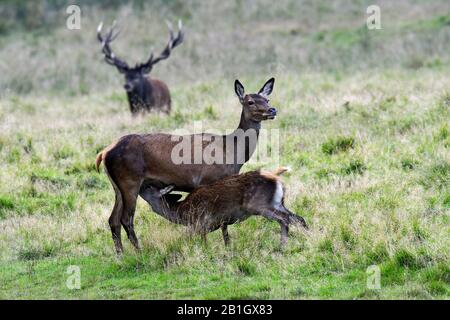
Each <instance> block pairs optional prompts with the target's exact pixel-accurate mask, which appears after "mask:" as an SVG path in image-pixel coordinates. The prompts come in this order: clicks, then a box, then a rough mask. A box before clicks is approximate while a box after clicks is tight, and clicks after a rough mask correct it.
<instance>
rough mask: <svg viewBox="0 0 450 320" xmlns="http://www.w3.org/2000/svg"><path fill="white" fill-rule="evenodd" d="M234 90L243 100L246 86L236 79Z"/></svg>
mask: <svg viewBox="0 0 450 320" xmlns="http://www.w3.org/2000/svg"><path fill="white" fill-rule="evenodd" d="M234 92H236V95H237V96H238V98H239V100H240V101H241V102H242V101H243V100H244V86H243V85H242V83H240V82H239V80H237V79H236V81H234Z"/></svg>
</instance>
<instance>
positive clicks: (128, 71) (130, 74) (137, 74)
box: [97, 21, 184, 92]
mask: <svg viewBox="0 0 450 320" xmlns="http://www.w3.org/2000/svg"><path fill="white" fill-rule="evenodd" d="M115 26H116V25H115V23H114V24H113V26H112V27H111V29H110V30H109V31H108V32H107V33H106V35H105V36H103V35H102V33H101V32H102V27H103V23H100V25H99V26H98V28H97V39H98V41H100V43H101V44H102V52H103V54H104V55H105V61H106V62H107V63H108V64H110V65H113V66H115V67H116V68H117V70H119V72H120V73H122V74H124V76H125V84H124V89H125V90H126V91H127V92H133V91H136V90H137V89H138V88H139V86H140V85H141V84H142V81H143V80H144V79H145V77H146V75H147V74H149V73H150V71H152V68H153V66H154V65H155V64H156V63H158V62H159V61H161V60H164V59H167V58H168V57H169V56H170V53H171V51H172V49H173V48H175V47H176V46H178V45H179V44H181V43H182V42H183V39H184V33H183V26H182V24H181V21H179V22H178V34H177V36H176V37H175V35H174V33H173V30H172V27H171V25H170V24H169V41H168V43H167V46H166V47H165V49H164V50H163V51H162V52H161V54H160V55H159V56H158V57H156V58H154V57H153V53H152V54H151V55H150V58H149V59H148V60H147V61H146V62H144V63H138V64H136V65H135V66H134V67H130V66H129V65H128V63H126V62H125V61H124V60H122V59H119V58H118V57H117V56H116V55H115V54H114V53H113V52H112V50H111V47H110V44H111V42H112V41H113V40H114V39H116V38H117V36H118V35H119V33H120V30H119V31H117V32H114V31H115Z"/></svg>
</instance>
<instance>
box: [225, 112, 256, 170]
mask: <svg viewBox="0 0 450 320" xmlns="http://www.w3.org/2000/svg"><path fill="white" fill-rule="evenodd" d="M260 129H261V122H258V121H253V120H251V119H247V118H246V117H245V114H244V111H242V113H241V120H240V122H239V126H238V127H237V129H236V130H234V131H233V132H232V133H231V134H230V135H228V136H226V142H225V143H226V144H227V145H228V144H229V143H232V144H233V149H232V150H233V152H234V159H235V160H234V172H235V173H238V172H239V171H240V169H241V167H242V166H243V165H244V163H245V162H247V161H248V160H249V159H250V157H251V156H252V155H253V153H254V152H255V149H256V145H257V142H258V137H259V130H260Z"/></svg>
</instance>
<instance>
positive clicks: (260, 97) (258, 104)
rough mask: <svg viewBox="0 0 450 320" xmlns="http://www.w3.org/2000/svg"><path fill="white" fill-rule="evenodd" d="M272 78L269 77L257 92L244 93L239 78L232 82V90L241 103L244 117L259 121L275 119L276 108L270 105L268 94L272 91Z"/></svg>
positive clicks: (273, 80)
mask: <svg viewBox="0 0 450 320" xmlns="http://www.w3.org/2000/svg"><path fill="white" fill-rule="evenodd" d="M274 83H275V79H274V78H270V79H269V80H267V82H266V83H265V84H264V85H263V86H262V88H261V89H260V90H259V91H258V93H250V94H246V93H245V91H244V86H243V85H242V83H240V82H239V80H236V81H235V82H234V91H235V92H236V95H237V96H238V98H239V101H240V102H241V104H242V108H243V112H244V116H245V119H247V120H252V121H255V122H261V121H263V120H267V119H275V116H276V115H277V109H275V108H273V107H272V106H271V105H270V101H269V95H270V94H271V93H272V90H273V85H274Z"/></svg>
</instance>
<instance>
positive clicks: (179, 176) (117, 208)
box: [96, 78, 276, 253]
mask: <svg viewBox="0 0 450 320" xmlns="http://www.w3.org/2000/svg"><path fill="white" fill-rule="evenodd" d="M273 83H274V79H273V78H272V79H270V80H269V81H267V82H266V84H265V85H264V86H263V88H262V89H261V90H260V92H259V93H258V94H247V95H244V88H243V86H242V85H241V84H240V82H239V81H236V83H235V91H236V93H237V95H238V96H239V99H240V101H241V104H242V106H243V108H242V113H241V121H240V123H239V126H238V128H237V129H236V131H235V132H234V133H232V134H230V135H224V136H218V135H210V134H199V135H191V136H188V137H189V138H190V140H191V141H192V147H191V152H192V157H191V158H193V157H194V154H193V153H194V152H195V150H197V149H198V147H200V148H201V150H204V148H205V147H207V146H209V145H210V144H215V143H218V144H220V143H222V144H221V145H219V146H218V147H222V148H223V149H224V152H223V154H224V157H225V158H226V157H227V153H228V154H229V153H232V155H231V156H232V157H231V158H232V159H233V161H232V162H231V163H227V162H226V161H225V162H224V161H222V163H220V162H218V163H217V162H216V163H212V164H207V162H205V159H204V158H202V159H201V160H202V161H201V163H198V164H195V163H190V164H189V163H187V164H186V163H180V164H175V163H174V162H173V159H172V156H173V154H172V151H173V150H174V147H175V146H176V145H178V144H179V143H180V142H179V139H178V138H180V137H179V136H172V135H168V134H161V133H157V134H145V135H138V134H132V135H127V136H124V137H122V138H120V139H119V140H118V141H117V142H116V143H113V144H112V145H110V146H109V147H107V148H106V149H105V150H103V151H102V152H100V153H99V155H98V156H97V160H96V165H97V169H98V167H99V165H100V163H101V162H102V161H104V165H105V169H106V172H107V174H108V176H109V178H110V181H111V184H112V185H113V187H114V190H115V193H116V202H115V205H114V208H113V211H112V213H111V217H110V218H109V224H110V227H111V232H112V236H113V240H114V243H115V247H116V250H117V252H119V253H120V252H122V242H121V239H120V230H121V225H122V226H123V227H124V229H125V231H126V232H127V235H128V238H129V239H130V241H131V242H132V244H133V245H134V246H135V247H136V248H138V247H139V244H138V240H137V237H136V234H135V232H134V226H133V217H134V212H135V208H136V199H137V196H138V195H139V193H140V192H141V191H142V190H143V189H145V188H146V187H147V186H149V185H153V186H155V187H157V188H163V187H165V186H169V185H172V186H174V189H175V190H177V191H187V192H189V191H192V190H194V189H195V188H197V187H199V186H202V185H207V184H210V183H212V182H215V181H217V180H219V179H221V178H224V177H226V176H230V175H233V174H236V173H238V172H239V170H240V168H241V167H242V165H243V164H244V163H245V162H246V161H248V159H249V158H250V157H251V155H252V154H253V152H254V150H255V148H256V142H257V141H256V140H255V141H249V143H245V145H244V149H243V150H239V146H238V145H235V144H236V141H237V140H238V139H239V136H242V135H244V136H245V134H247V133H248V132H249V131H251V132H253V134H254V135H255V136H256V139H257V137H258V133H259V130H260V127H261V123H260V122H261V121H262V120H266V119H273V118H275V115H276V109H275V108H271V107H270V106H269V104H268V99H267V98H266V97H267V96H268V95H269V94H270V93H271V92H272V88H273ZM236 136H237V139H236V140H235V137H236ZM198 138H200V139H198ZM203 138H207V139H203ZM212 138H215V139H212ZM198 141H200V142H198ZM199 144H200V145H199ZM230 145H231V146H232V147H230ZM235 150H236V152H235ZM234 153H239V155H237V154H234ZM201 154H203V152H201ZM242 154H243V156H242ZM238 156H239V157H238ZM229 158H230V157H229V156H228V159H229ZM239 159H243V161H238V160H239Z"/></svg>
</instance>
